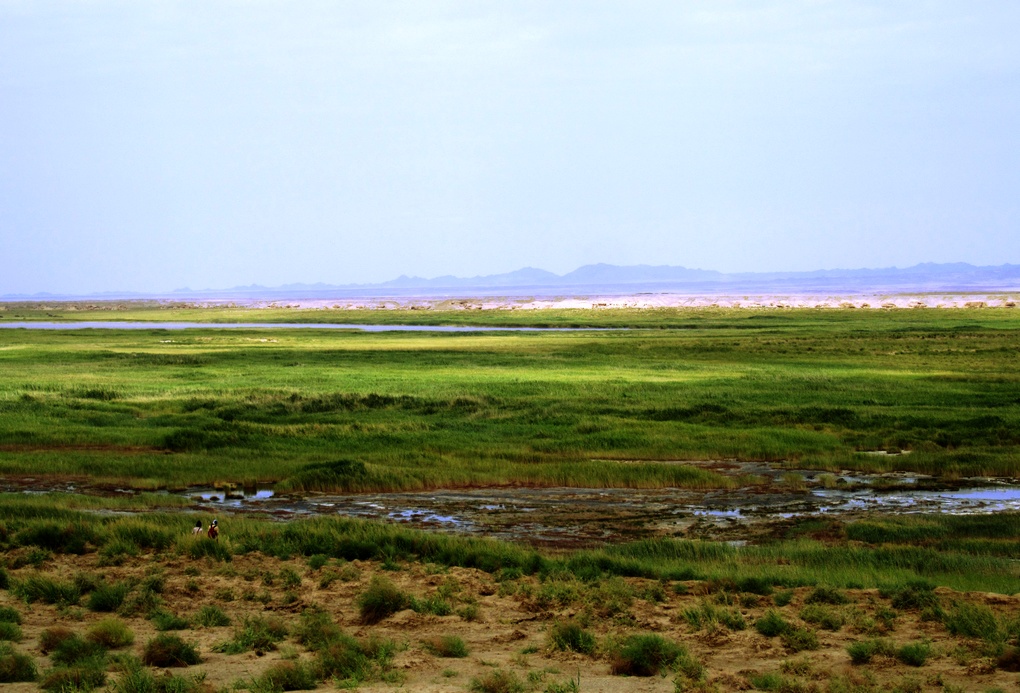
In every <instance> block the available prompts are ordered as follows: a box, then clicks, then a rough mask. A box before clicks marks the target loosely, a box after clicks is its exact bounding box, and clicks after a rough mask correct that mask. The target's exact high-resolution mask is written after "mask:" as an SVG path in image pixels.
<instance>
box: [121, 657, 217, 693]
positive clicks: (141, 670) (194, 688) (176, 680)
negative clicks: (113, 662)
mask: <svg viewBox="0 0 1020 693" xmlns="http://www.w3.org/2000/svg"><path fill="white" fill-rule="evenodd" d="M122 670H123V671H122V673H121V675H120V677H119V678H118V679H117V681H116V682H115V683H114V684H113V690H114V693H200V691H203V690H205V689H204V688H202V687H200V686H199V684H198V681H197V680H195V679H190V678H185V677H183V676H174V675H172V674H170V672H163V674H162V675H160V676H153V674H152V672H150V671H149V670H148V669H146V668H145V667H144V666H141V664H140V663H138V662H137V660H135V662H132V663H129V664H127V665H123V666H122Z"/></svg>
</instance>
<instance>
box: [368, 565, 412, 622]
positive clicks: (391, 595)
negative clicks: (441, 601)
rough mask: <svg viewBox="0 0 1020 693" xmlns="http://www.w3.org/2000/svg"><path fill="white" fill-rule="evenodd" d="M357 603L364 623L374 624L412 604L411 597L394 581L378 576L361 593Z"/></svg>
mask: <svg viewBox="0 0 1020 693" xmlns="http://www.w3.org/2000/svg"><path fill="white" fill-rule="evenodd" d="M355 603H356V604H357V605H358V611H359V613H360V614H361V621H362V623H367V624H369V625H372V624H375V623H378V622H379V621H381V620H383V619H384V618H386V617H387V616H390V615H392V614H395V613H397V612H398V611H401V610H402V609H406V608H407V607H408V606H409V604H410V599H409V598H408V596H407V595H406V594H404V593H403V592H401V591H400V590H399V589H397V587H396V585H394V584H393V583H392V582H390V581H389V580H387V579H386V578H381V577H378V576H376V577H373V578H372V582H371V583H369V585H368V588H367V589H366V590H365V591H364V592H362V593H361V595H360V596H359V597H358V598H357V600H356V601H355Z"/></svg>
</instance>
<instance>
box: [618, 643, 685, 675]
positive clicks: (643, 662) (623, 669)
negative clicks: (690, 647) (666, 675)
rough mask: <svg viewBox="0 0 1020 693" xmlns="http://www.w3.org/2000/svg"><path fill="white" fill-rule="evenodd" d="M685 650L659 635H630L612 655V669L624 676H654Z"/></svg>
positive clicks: (671, 663)
mask: <svg viewBox="0 0 1020 693" xmlns="http://www.w3.org/2000/svg"><path fill="white" fill-rule="evenodd" d="M686 654H687V651H686V650H685V649H684V648H683V647H682V646H680V645H678V644H676V643H675V642H673V641H672V640H667V639H666V638H664V637H662V636H661V635H655V634H642V635H632V636H630V637H629V638H627V639H626V640H624V641H623V644H622V645H621V646H620V647H619V649H618V650H617V651H616V652H614V653H613V656H612V671H613V673H614V674H620V675H624V676H655V675H656V674H659V673H662V672H664V671H666V670H667V669H669V668H670V667H672V666H673V664H674V662H676V661H677V660H678V659H680V658H681V657H683V656H684V655H686Z"/></svg>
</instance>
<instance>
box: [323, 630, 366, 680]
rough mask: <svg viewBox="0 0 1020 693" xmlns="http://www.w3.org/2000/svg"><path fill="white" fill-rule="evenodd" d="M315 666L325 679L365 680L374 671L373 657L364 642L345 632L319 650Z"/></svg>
mask: <svg viewBox="0 0 1020 693" xmlns="http://www.w3.org/2000/svg"><path fill="white" fill-rule="evenodd" d="M315 666H316V670H317V671H318V674H319V677H320V678H324V679H325V678H336V679H340V680H349V679H353V680H356V681H364V680H366V679H368V678H369V677H370V676H371V673H372V659H371V658H370V657H369V656H368V654H367V653H366V652H365V650H364V648H363V647H362V644H361V643H359V642H358V641H357V640H355V639H354V638H352V637H351V636H349V635H344V634H341V635H340V636H338V637H337V638H335V639H333V640H330V641H329V642H328V643H327V644H325V645H324V646H323V647H321V648H320V649H319V650H318V651H317V653H316V660H315Z"/></svg>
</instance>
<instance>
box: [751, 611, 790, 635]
mask: <svg viewBox="0 0 1020 693" xmlns="http://www.w3.org/2000/svg"><path fill="white" fill-rule="evenodd" d="M754 629H755V630H756V631H758V632H759V633H761V634H762V635H764V636H765V637H766V638H774V637H776V636H777V635H782V634H783V633H785V632H786V631H788V630H789V629H790V624H789V623H787V622H786V620H785V619H784V618H783V617H782V616H780V615H779V614H778V613H777V612H775V611H772V610H771V609H769V610H768V611H766V612H765V615H764V616H762V617H761V618H759V619H758V620H757V621H755V622H754Z"/></svg>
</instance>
